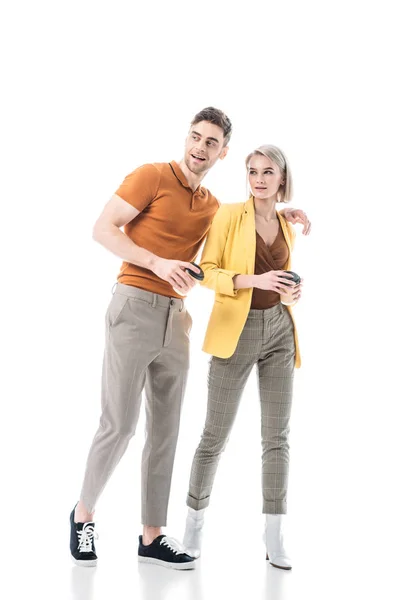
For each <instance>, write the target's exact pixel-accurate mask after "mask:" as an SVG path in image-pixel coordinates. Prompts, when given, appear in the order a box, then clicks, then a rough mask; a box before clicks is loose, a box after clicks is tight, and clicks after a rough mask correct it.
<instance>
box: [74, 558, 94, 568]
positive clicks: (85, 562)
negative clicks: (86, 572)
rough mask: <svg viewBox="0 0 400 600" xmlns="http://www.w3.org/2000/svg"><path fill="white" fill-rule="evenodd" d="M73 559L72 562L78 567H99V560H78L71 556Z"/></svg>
mask: <svg viewBox="0 0 400 600" xmlns="http://www.w3.org/2000/svg"><path fill="white" fill-rule="evenodd" d="M71 558H72V562H73V563H75V564H76V565H78V567H95V566H96V565H97V559H96V560H78V559H76V558H74V557H73V556H71Z"/></svg>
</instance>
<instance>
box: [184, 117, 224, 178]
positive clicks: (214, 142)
mask: <svg viewBox="0 0 400 600" xmlns="http://www.w3.org/2000/svg"><path fill="white" fill-rule="evenodd" d="M227 152H228V148H227V147H226V146H224V132H223V130H222V129H221V127H218V125H213V124H212V123H209V122H208V121H200V123H196V125H192V127H191V128H190V131H189V134H188V136H187V138H186V142H185V164H186V166H187V168H188V169H189V171H191V172H192V173H194V174H195V175H200V174H204V173H206V172H207V171H208V170H209V169H211V167H212V166H213V165H214V164H215V163H216V162H217V160H218V159H219V158H220V159H221V160H222V159H223V158H225V156H226V153H227Z"/></svg>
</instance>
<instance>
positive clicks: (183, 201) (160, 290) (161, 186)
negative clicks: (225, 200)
mask: <svg viewBox="0 0 400 600" xmlns="http://www.w3.org/2000/svg"><path fill="white" fill-rule="evenodd" d="M115 193H116V194H117V195H118V196H119V197H120V198H122V199H123V200H125V201H126V202H128V203H129V204H131V205H132V206H133V207H134V208H136V209H137V210H140V211H141V212H140V214H139V215H138V216H137V217H136V218H135V219H133V221H130V223H127V224H126V225H125V227H124V231H125V234H126V235H127V236H128V237H129V238H130V239H131V240H132V241H133V242H135V244H137V245H138V246H141V247H142V248H146V250H149V251H150V252H152V253H153V254H156V255H157V256H160V257H162V258H168V259H175V260H184V261H194V259H195V258H196V256H197V254H198V252H199V250H200V247H201V245H202V243H203V241H204V238H205V237H206V235H207V232H208V230H209V228H210V226H211V222H212V220H213V218H214V215H215V213H216V212H217V210H218V208H219V202H218V200H217V199H216V198H215V197H214V196H213V195H212V194H211V193H210V192H209V191H208V190H207V189H206V188H204V187H202V186H199V187H198V188H197V189H196V190H195V191H193V190H192V189H191V187H190V186H189V184H188V182H187V180H186V177H185V176H184V174H183V172H182V170H181V168H180V167H179V165H178V163H177V162H175V161H172V162H170V163H153V164H146V165H143V166H141V167H139V168H138V169H136V170H135V171H133V172H132V173H130V174H129V175H128V176H127V177H125V179H124V181H123V182H122V184H121V185H120V187H119V188H118V190H117V191H116V192H115ZM118 281H119V283H125V284H126V285H133V286H135V287H138V288H141V289H144V290H147V291H149V292H155V293H157V294H162V295H163V296H173V297H174V298H181V297H182V296H180V295H179V294H177V293H176V292H175V291H174V290H173V288H172V286H171V285H170V284H169V283H168V282H167V281H164V280H163V279H160V278H159V277H157V275H155V273H153V272H152V271H150V270H149V269H144V268H143V267H138V266H136V265H133V264H131V263H128V262H123V263H122V266H121V270H120V272H119V275H118Z"/></svg>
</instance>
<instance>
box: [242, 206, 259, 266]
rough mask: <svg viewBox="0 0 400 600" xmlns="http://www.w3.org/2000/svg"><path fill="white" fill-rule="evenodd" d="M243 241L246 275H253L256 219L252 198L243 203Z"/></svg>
mask: <svg viewBox="0 0 400 600" xmlns="http://www.w3.org/2000/svg"><path fill="white" fill-rule="evenodd" d="M242 222H243V239H244V245H245V247H244V249H243V250H244V252H245V254H246V268H247V274H248V275H253V274H254V266H255V258H256V219H255V212H254V201H253V196H250V198H249V199H248V200H247V202H245V203H244V207H243V213H242Z"/></svg>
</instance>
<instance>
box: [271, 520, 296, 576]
mask: <svg viewBox="0 0 400 600" xmlns="http://www.w3.org/2000/svg"><path fill="white" fill-rule="evenodd" d="M284 517H285V515H266V523H265V532H264V541H265V544H266V546H267V560H268V559H269V562H270V564H271V565H272V566H274V567H277V568H278V569H287V570H289V569H291V568H292V561H291V560H290V558H289V556H288V554H287V552H286V550H285V548H284V546H283V522H284Z"/></svg>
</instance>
